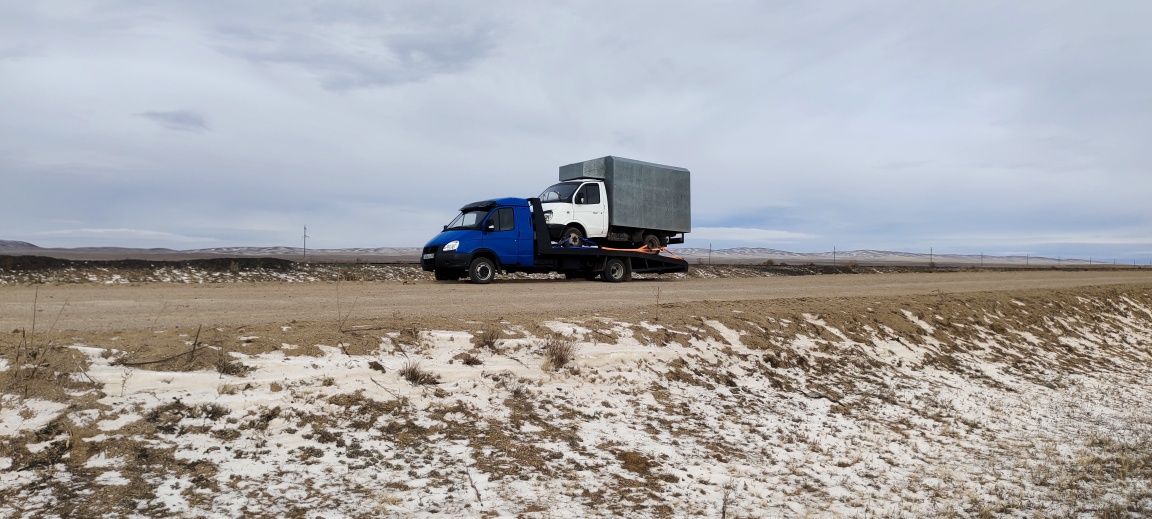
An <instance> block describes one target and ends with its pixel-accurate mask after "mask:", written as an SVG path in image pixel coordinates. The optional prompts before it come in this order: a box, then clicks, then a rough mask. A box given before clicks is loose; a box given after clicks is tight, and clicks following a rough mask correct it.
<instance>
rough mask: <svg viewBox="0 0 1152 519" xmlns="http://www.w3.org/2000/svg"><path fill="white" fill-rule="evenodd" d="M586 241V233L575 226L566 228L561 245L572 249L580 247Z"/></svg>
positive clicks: (561, 235) (561, 234) (561, 238)
mask: <svg viewBox="0 0 1152 519" xmlns="http://www.w3.org/2000/svg"><path fill="white" fill-rule="evenodd" d="M583 241H584V231H581V230H580V228H579V227H576V226H575V225H569V226H568V227H565V228H564V232H562V233H560V243H563V244H564V245H568V246H571V247H579V246H580V244H581V243H582V242H583Z"/></svg>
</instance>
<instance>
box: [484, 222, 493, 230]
mask: <svg viewBox="0 0 1152 519" xmlns="http://www.w3.org/2000/svg"><path fill="white" fill-rule="evenodd" d="M484 230H485V231H488V232H492V231H495V230H496V224H495V223H492V222H488V225H485V226H484Z"/></svg>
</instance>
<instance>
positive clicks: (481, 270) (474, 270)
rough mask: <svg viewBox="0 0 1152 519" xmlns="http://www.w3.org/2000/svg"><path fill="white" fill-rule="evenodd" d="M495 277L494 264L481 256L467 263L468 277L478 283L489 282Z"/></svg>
mask: <svg viewBox="0 0 1152 519" xmlns="http://www.w3.org/2000/svg"><path fill="white" fill-rule="evenodd" d="M495 277H496V264H495V263H493V262H492V260H490V259H488V258H485V257H483V256H481V257H479V258H476V259H474V260H472V263H471V264H470V265H468V279H469V280H471V281H472V282H473V283H476V284H478V285H485V284H488V283H491V282H492V280H493V279H494V278H495Z"/></svg>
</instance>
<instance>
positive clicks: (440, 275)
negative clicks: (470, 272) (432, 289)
mask: <svg viewBox="0 0 1152 519" xmlns="http://www.w3.org/2000/svg"><path fill="white" fill-rule="evenodd" d="M434 274H435V275H436V281H456V280H457V279H460V272H459V271H455V270H447V269H438V270H436V271H435V272H434Z"/></svg>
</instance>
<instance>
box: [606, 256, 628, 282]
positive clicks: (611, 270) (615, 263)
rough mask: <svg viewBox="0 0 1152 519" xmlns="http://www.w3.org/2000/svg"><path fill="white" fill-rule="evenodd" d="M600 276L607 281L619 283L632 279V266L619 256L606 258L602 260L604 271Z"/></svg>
mask: <svg viewBox="0 0 1152 519" xmlns="http://www.w3.org/2000/svg"><path fill="white" fill-rule="evenodd" d="M600 277H601V278H603V279H604V281H607V282H609V283H619V282H621V281H628V280H629V279H632V266H631V265H629V264H628V262H627V261H625V260H623V259H620V258H608V261H605V262H604V272H603V273H602V274H600Z"/></svg>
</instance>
